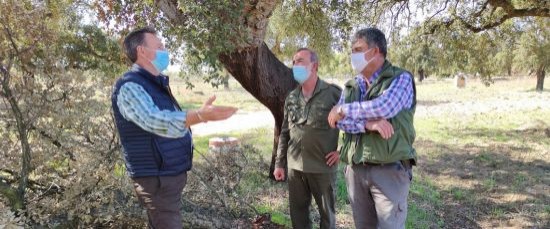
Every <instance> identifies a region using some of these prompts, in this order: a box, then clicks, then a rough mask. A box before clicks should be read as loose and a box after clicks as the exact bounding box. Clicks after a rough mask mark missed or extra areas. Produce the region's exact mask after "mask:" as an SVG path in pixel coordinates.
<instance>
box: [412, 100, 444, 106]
mask: <svg viewBox="0 0 550 229" xmlns="http://www.w3.org/2000/svg"><path fill="white" fill-rule="evenodd" d="M416 103H417V105H419V106H426V107H431V106H437V105H441V104H445V103H450V101H444V100H443V101H438V100H418V101H417V102H416Z"/></svg>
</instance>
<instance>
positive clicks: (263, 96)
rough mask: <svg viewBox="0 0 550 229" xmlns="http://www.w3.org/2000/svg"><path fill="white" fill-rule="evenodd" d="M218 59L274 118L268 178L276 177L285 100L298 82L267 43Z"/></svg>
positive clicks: (223, 55) (221, 56) (224, 55)
mask: <svg viewBox="0 0 550 229" xmlns="http://www.w3.org/2000/svg"><path fill="white" fill-rule="evenodd" d="M219 60H220V61H221V62H222V63H223V64H224V66H225V68H226V69H227V70H228V71H229V72H230V73H231V75H233V77H234V78H235V79H236V80H237V81H238V82H239V83H240V84H241V85H242V86H243V88H244V89H245V90H247V91H248V92H250V94H252V95H253V96H254V98H256V99H257V100H258V101H260V102H261V103H262V104H263V105H264V106H266V107H267V108H268V109H269V110H270V111H271V114H273V117H274V118H275V131H274V136H273V151H272V159H271V166H270V169H269V177H271V178H273V170H274V169H275V157H276V155H277V146H278V143H279V134H280V128H281V125H282V121H283V116H284V112H283V107H284V103H285V98H286V96H287V95H288V93H289V92H290V91H291V90H292V89H293V88H295V87H296V82H295V81H294V80H293V79H292V71H291V69H290V68H288V67H286V66H285V65H284V64H283V63H281V61H279V60H278V59H277V57H275V55H274V54H273V53H272V52H271V50H269V48H268V47H267V45H266V44H265V43H262V45H260V46H259V47H249V48H245V49H241V50H236V51H234V52H231V53H228V54H222V55H220V57H219Z"/></svg>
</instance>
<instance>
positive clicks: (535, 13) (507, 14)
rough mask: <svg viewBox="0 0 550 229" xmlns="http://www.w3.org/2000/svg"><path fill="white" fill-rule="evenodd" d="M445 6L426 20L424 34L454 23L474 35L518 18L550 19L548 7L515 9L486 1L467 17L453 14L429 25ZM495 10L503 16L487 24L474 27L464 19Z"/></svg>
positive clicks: (496, 1) (503, 4) (492, 1)
mask: <svg viewBox="0 0 550 229" xmlns="http://www.w3.org/2000/svg"><path fill="white" fill-rule="evenodd" d="M456 2H457V4H458V2H459V1H456ZM446 6H447V1H446V2H445V7H444V8H443V9H441V10H439V11H438V12H436V13H435V14H434V15H432V17H430V18H429V19H428V20H427V24H428V28H427V31H426V34H432V33H434V32H435V31H436V30H438V29H439V28H441V27H445V28H448V27H449V26H451V25H452V24H453V23H455V22H459V23H460V24H461V25H463V26H464V27H465V28H466V29H468V30H470V31H472V32H474V33H478V32H481V31H484V30H487V29H491V28H494V27H497V26H499V25H501V24H502V23H504V22H505V21H506V20H508V19H512V18H518V17H550V7H548V6H542V5H540V6H531V7H527V8H523V9H517V8H515V7H514V5H513V4H512V2H511V1H501V0H487V1H486V2H484V3H483V5H482V6H481V8H480V9H479V10H478V11H476V12H474V13H472V14H470V15H467V16H466V17H464V18H463V17H460V16H459V15H460V14H459V13H453V14H452V15H453V17H452V18H451V19H449V20H447V21H439V22H434V23H432V24H430V22H431V19H432V18H433V17H434V16H435V15H437V14H439V13H440V12H441V11H442V10H444V9H445V8H446ZM489 6H491V7H489ZM456 7H457V6H455V9H454V10H456ZM497 8H501V9H502V11H503V13H504V14H503V15H502V16H501V17H499V18H497V19H495V20H491V21H489V22H487V23H484V24H480V25H476V24H474V23H471V22H468V21H467V20H466V19H465V18H476V17H480V16H481V15H483V12H485V11H487V10H488V9H490V10H492V11H494V10H496V9H497Z"/></svg>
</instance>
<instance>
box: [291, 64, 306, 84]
mask: <svg viewBox="0 0 550 229" xmlns="http://www.w3.org/2000/svg"><path fill="white" fill-rule="evenodd" d="M309 73H310V70H309V69H308V68H306V66H293V67H292V74H293V75H294V80H296V82H298V83H299V84H304V82H306V80H307V79H308V78H309Z"/></svg>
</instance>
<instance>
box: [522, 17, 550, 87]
mask: <svg viewBox="0 0 550 229" xmlns="http://www.w3.org/2000/svg"><path fill="white" fill-rule="evenodd" d="M523 23H525V25H524V27H523V28H524V30H525V31H523V34H522V35H521V37H520V38H519V41H518V46H517V48H516V49H515V50H514V53H515V59H514V63H515V64H516V65H517V67H518V68H520V69H523V70H527V71H533V70H534V72H535V74H536V76H537V86H536V90H537V91H539V92H542V91H543V87H544V78H545V76H546V68H547V67H548V66H549V65H550V41H549V40H548V38H549V37H550V19H548V18H544V19H542V18H541V19H537V20H532V21H524V22H523Z"/></svg>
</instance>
